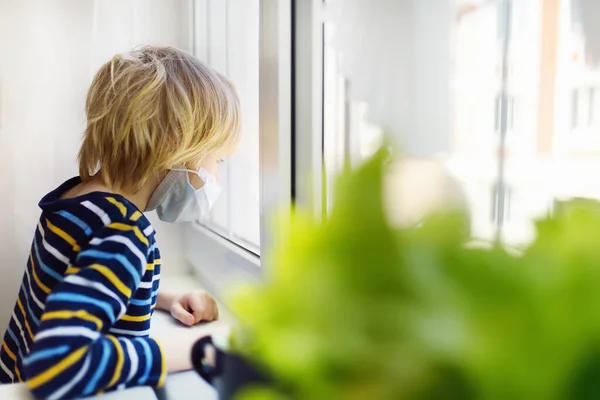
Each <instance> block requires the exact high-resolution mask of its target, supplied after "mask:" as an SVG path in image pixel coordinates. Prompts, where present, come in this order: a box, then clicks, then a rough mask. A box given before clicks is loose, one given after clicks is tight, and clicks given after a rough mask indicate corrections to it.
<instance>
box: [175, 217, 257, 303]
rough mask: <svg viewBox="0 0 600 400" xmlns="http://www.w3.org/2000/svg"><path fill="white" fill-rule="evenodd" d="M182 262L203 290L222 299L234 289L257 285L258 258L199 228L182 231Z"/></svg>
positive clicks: (203, 228)
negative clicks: (251, 284)
mask: <svg viewBox="0 0 600 400" xmlns="http://www.w3.org/2000/svg"><path fill="white" fill-rule="evenodd" d="M183 230H184V232H183V238H184V239H183V240H184V251H185V258H186V259H187V261H188V263H189V264H190V266H191V270H192V271H193V274H194V275H195V276H197V279H198V280H199V281H201V282H202V286H203V287H205V288H206V290H208V291H210V292H211V293H213V294H214V295H215V296H216V297H218V298H220V299H224V298H225V296H226V295H227V294H228V293H230V292H231V291H232V290H235V289H236V287H239V286H240V285H243V284H247V283H249V282H250V283H259V282H260V280H261V276H262V270H261V266H260V258H259V257H258V256H256V255H255V254H253V253H250V252H249V251H247V250H245V249H243V248H241V247H239V246H237V245H235V244H233V243H231V242H229V241H228V240H226V239H224V238H222V237H221V236H219V235H217V234H216V233H214V232H212V231H211V230H209V229H206V228H205V227H203V226H202V225H200V224H197V223H196V224H187V225H186V226H185V227H184V228H183Z"/></svg>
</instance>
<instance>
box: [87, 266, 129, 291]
mask: <svg viewBox="0 0 600 400" xmlns="http://www.w3.org/2000/svg"><path fill="white" fill-rule="evenodd" d="M90 268H91V269H93V270H96V271H98V272H99V273H100V274H101V275H102V276H104V277H105V278H106V279H108V280H109V281H110V283H112V284H113V285H114V287H116V288H117V290H118V291H119V292H121V293H122V294H123V295H124V296H126V297H127V298H130V297H131V289H129V287H127V286H126V285H125V284H124V283H123V282H121V280H120V279H119V277H118V276H117V275H115V273H114V272H112V271H111V270H110V268H108V267H105V266H104V265H100V264H94V265H92V266H91V267H90Z"/></svg>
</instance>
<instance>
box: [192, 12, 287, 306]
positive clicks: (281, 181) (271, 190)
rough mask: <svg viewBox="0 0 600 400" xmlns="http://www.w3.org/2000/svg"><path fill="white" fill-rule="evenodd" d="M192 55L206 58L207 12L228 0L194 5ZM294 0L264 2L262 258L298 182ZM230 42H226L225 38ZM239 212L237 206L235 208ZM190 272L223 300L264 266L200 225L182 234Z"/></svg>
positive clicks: (253, 278) (261, 61)
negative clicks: (294, 123) (276, 219)
mask: <svg viewBox="0 0 600 400" xmlns="http://www.w3.org/2000/svg"><path fill="white" fill-rule="evenodd" d="M192 1H193V12H192V16H191V18H192V19H193V24H192V27H193V28H192V32H191V35H192V37H193V48H194V53H195V54H196V55H197V56H198V57H199V58H200V59H207V58H208V57H207V56H208V52H209V48H208V35H209V34H210V32H208V30H209V25H208V24H209V21H208V15H209V7H210V6H211V5H212V4H215V3H214V2H215V1H217V2H223V1H226V0H192ZM292 6H293V0H260V14H259V18H260V39H259V40H260V44H259V49H260V50H259V51H260V54H259V147H260V156H259V162H260V232H261V236H260V240H261V249H260V250H261V251H260V253H261V254H267V255H268V254H269V250H270V249H271V247H272V243H273V238H272V237H271V235H272V232H273V230H272V227H273V226H274V217H275V215H276V214H277V213H278V212H279V211H282V210H286V209H289V208H290V206H291V204H292V194H293V190H294V184H295V182H294V176H293V171H294V168H292V163H293V157H292V156H291V155H292V154H293V138H294V134H293V129H292V121H293V109H292V104H293V102H292V95H293V87H292V73H293V68H292V59H293V57H292V48H293V46H292V25H293V24H292V20H293V19H292V17H293V15H294V14H293V7H292ZM223 40H226V38H223ZM233 206H235V205H233ZM183 237H184V252H185V256H186V259H187V261H188V262H189V264H190V267H191V271H192V272H193V273H195V274H197V275H199V276H200V278H201V279H202V282H203V284H204V285H206V287H207V288H208V289H210V290H212V291H213V292H214V293H215V295H217V296H219V295H220V294H221V292H222V291H223V289H225V288H227V287H229V286H231V285H235V284H236V283H238V282H240V281H257V280H260V279H261V276H262V271H263V270H264V268H265V265H264V264H265V263H264V262H262V260H261V258H260V257H259V256H258V255H256V254H254V253H253V252H251V251H249V250H246V249H245V248H243V247H242V246H240V245H237V244H235V243H233V242H231V241H229V240H227V239H225V238H224V237H222V236H220V235H219V234H217V233H215V232H214V231H212V230H211V229H209V228H207V227H205V226H203V225H202V224H201V223H199V222H195V223H190V224H187V225H186V226H185V227H184V228H183Z"/></svg>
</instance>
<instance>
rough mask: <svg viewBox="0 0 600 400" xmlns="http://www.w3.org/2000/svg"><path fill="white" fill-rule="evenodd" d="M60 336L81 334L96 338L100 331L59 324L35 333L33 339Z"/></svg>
mask: <svg viewBox="0 0 600 400" xmlns="http://www.w3.org/2000/svg"><path fill="white" fill-rule="evenodd" d="M61 336H83V337H86V338H90V339H92V340H96V339H98V338H99V337H100V333H98V332H96V331H93V330H91V329H88V328H84V327H81V326H59V327H57V328H52V329H47V330H45V331H42V332H40V333H38V334H37V335H35V341H36V342H37V341H38V340H42V339H45V338H51V337H61Z"/></svg>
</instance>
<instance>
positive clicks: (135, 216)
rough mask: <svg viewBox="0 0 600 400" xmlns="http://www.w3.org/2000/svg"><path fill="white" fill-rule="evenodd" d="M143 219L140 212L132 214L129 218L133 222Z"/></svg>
mask: <svg viewBox="0 0 600 400" xmlns="http://www.w3.org/2000/svg"><path fill="white" fill-rule="evenodd" d="M141 217H142V213H141V212H139V211H136V212H134V213H133V214H131V217H129V219H130V220H131V221H133V222H135V221H137V220H138V219H140V218H141Z"/></svg>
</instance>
